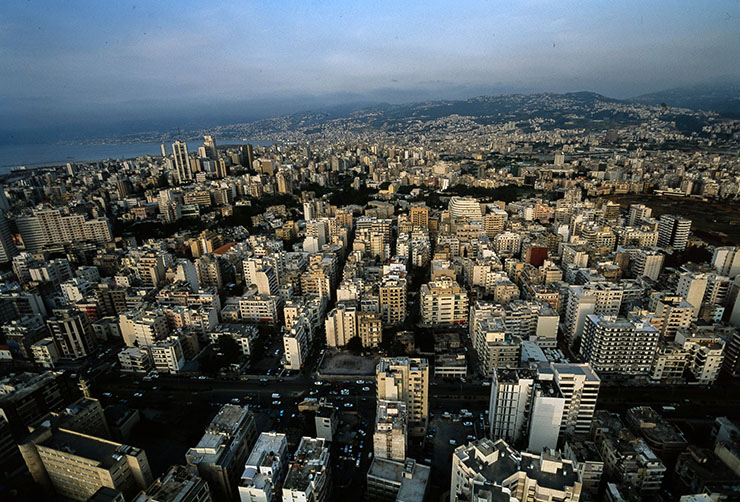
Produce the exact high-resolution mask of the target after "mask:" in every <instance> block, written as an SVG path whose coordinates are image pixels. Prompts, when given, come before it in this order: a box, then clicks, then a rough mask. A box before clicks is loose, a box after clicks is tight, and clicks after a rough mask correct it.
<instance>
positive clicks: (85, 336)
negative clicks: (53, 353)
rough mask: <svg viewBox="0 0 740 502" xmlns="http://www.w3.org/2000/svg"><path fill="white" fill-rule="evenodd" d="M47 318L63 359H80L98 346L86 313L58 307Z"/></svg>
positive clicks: (47, 323)
mask: <svg viewBox="0 0 740 502" xmlns="http://www.w3.org/2000/svg"><path fill="white" fill-rule="evenodd" d="M53 313H54V316H53V317H51V318H50V319H47V321H46V325H47V326H48V327H49V331H50V332H51V336H52V338H53V339H54V343H55V344H56V346H57V350H58V351H59V355H60V356H61V357H62V358H63V359H80V358H83V357H85V356H88V355H90V354H92V353H93V351H95V349H96V348H97V341H96V340H95V334H94V332H93V329H92V326H90V320H89V319H88V318H87V315H86V314H83V313H82V312H80V311H78V310H74V309H56V310H54V311H53Z"/></svg>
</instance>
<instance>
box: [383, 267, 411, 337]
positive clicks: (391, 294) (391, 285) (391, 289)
mask: <svg viewBox="0 0 740 502" xmlns="http://www.w3.org/2000/svg"><path fill="white" fill-rule="evenodd" d="M378 295H379V297H380V315H381V317H382V319H383V323H384V324H385V325H393V324H398V323H401V322H403V321H404V320H405V319H406V279H405V278H403V277H384V278H383V281H382V282H381V283H380V287H379V288H378Z"/></svg>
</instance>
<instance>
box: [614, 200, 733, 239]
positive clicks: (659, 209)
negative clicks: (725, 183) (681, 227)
mask: <svg viewBox="0 0 740 502" xmlns="http://www.w3.org/2000/svg"><path fill="white" fill-rule="evenodd" d="M607 198H608V199H609V200H611V201H614V202H618V203H619V204H620V205H621V206H622V207H624V208H625V209H626V208H628V207H629V205H630V204H645V205H646V206H648V207H649V208H651V209H652V210H653V216H654V217H659V216H660V215H663V214H677V215H680V216H683V217H684V218H688V219H690V220H691V222H692V224H691V230H692V231H694V233H695V234H696V235H697V236H699V237H701V238H702V239H705V240H707V241H710V242H711V243H712V244H739V243H740V203H737V202H732V201H721V202H704V201H701V200H696V199H686V198H676V197H659V196H656V195H613V196H609V197H607Z"/></svg>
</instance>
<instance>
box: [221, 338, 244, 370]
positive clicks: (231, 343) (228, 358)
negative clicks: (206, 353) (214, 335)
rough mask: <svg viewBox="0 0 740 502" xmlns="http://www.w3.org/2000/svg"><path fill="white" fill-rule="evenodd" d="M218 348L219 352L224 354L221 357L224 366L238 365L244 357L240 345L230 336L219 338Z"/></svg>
mask: <svg viewBox="0 0 740 502" xmlns="http://www.w3.org/2000/svg"><path fill="white" fill-rule="evenodd" d="M216 347H217V350H218V352H220V353H222V354H223V356H221V361H222V366H227V365H229V364H234V363H238V362H239V359H241V357H242V352H241V349H240V348H239V344H238V343H236V340H234V339H233V338H232V337H230V336H219V337H218V342H217V343H216Z"/></svg>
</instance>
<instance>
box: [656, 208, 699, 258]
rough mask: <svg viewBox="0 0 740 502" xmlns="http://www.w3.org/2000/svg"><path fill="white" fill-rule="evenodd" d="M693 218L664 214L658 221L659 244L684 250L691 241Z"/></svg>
mask: <svg viewBox="0 0 740 502" xmlns="http://www.w3.org/2000/svg"><path fill="white" fill-rule="evenodd" d="M690 231H691V220H688V219H686V218H682V217H680V216H675V215H672V214H664V215H663V216H661V217H660V221H659V222H658V246H660V247H663V248H673V249H674V250H676V251H683V250H684V249H686V245H687V244H688V241H689V232H690Z"/></svg>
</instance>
